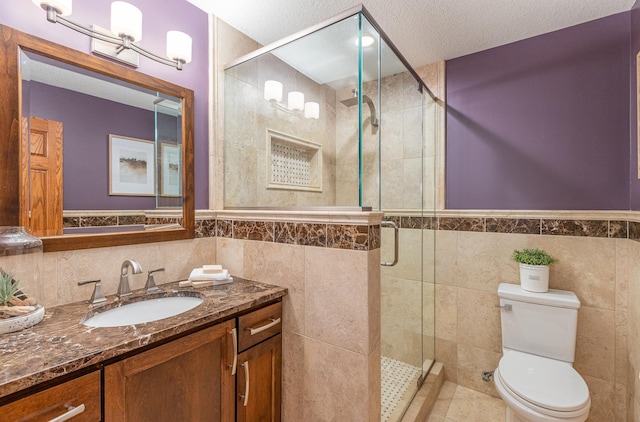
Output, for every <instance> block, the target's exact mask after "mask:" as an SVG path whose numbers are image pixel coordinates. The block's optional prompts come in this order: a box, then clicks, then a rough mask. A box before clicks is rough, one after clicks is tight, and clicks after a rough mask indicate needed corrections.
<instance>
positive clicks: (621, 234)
mask: <svg viewBox="0 0 640 422" xmlns="http://www.w3.org/2000/svg"><path fill="white" fill-rule="evenodd" d="M628 225H629V223H628V222H627V221H615V220H612V221H609V237H611V238H615V239H626V238H628V237H629V229H628Z"/></svg>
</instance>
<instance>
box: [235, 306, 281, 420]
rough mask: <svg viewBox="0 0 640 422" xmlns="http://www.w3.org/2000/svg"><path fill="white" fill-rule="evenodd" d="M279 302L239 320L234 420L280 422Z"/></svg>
mask: <svg viewBox="0 0 640 422" xmlns="http://www.w3.org/2000/svg"><path fill="white" fill-rule="evenodd" d="M281 332H282V303H281V302H278V303H275V304H273V305H270V306H267V307H265V308H262V309H258V310H257V311H254V312H251V313H249V314H246V315H243V316H241V317H239V318H238V344H239V350H240V354H239V355H238V378H237V385H236V390H237V394H236V420H237V421H238V422H257V421H260V422H279V421H280V417H281V410H280V403H281V397H282V334H281Z"/></svg>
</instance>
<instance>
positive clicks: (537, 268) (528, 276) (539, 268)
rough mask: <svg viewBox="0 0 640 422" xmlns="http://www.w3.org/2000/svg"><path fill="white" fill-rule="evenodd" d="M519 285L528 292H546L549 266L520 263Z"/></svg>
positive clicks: (547, 289)
mask: <svg viewBox="0 0 640 422" xmlns="http://www.w3.org/2000/svg"><path fill="white" fill-rule="evenodd" d="M520 287H521V288H522V289H523V290H527V291H529V292H536V293H546V292H548V291H549V266H548V265H527V264H520Z"/></svg>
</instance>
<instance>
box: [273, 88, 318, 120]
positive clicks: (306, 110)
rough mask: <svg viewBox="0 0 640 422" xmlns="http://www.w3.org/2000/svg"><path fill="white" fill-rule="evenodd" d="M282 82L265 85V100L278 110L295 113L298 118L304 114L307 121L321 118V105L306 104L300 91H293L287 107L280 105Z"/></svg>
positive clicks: (290, 93)
mask: <svg viewBox="0 0 640 422" xmlns="http://www.w3.org/2000/svg"><path fill="white" fill-rule="evenodd" d="M282 88H283V86H282V82H278V81H274V80H268V81H265V83H264V99H265V100H267V101H269V102H270V103H271V105H272V106H273V107H275V108H277V109H278V110H281V111H284V112H287V113H294V114H296V115H298V116H300V115H301V114H300V113H298V111H300V112H302V116H304V117H305V118H307V119H319V118H320V104H318V103H316V102H313V101H309V102H306V103H305V102H304V94H303V93H302V92H299V91H291V92H289V93H288V94H287V106H286V107H285V106H283V105H282V104H280V101H282Z"/></svg>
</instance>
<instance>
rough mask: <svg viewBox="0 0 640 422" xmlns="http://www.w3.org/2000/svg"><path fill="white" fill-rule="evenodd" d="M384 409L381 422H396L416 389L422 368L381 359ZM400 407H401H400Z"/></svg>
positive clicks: (386, 358) (393, 360)
mask: <svg viewBox="0 0 640 422" xmlns="http://www.w3.org/2000/svg"><path fill="white" fill-rule="evenodd" d="M380 363H381V367H382V408H381V421H382V422H395V421H396V420H397V418H398V416H399V412H400V411H402V410H403V408H404V406H405V405H406V404H407V401H408V399H409V398H410V397H411V394H412V393H413V390H414V389H415V386H416V382H417V380H418V377H419V376H420V374H421V370H420V368H418V367H417V366H413V365H410V364H408V363H405V362H401V361H399V360H396V359H392V358H389V357H386V356H382V358H381V361H380ZM399 405H400V406H399Z"/></svg>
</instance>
